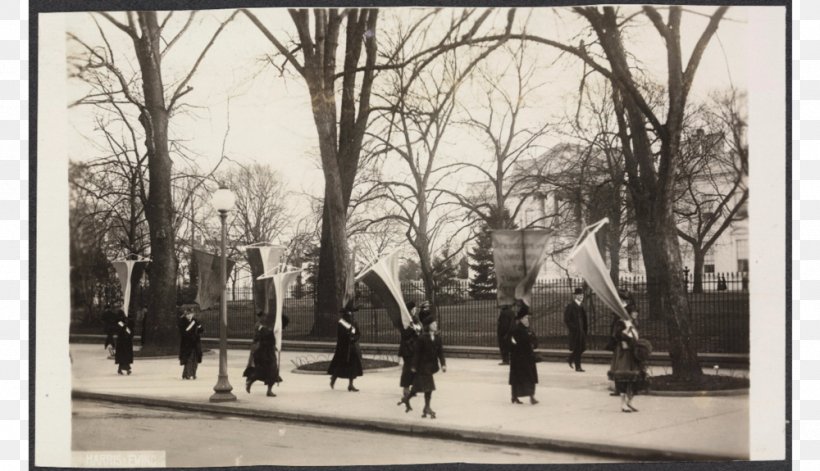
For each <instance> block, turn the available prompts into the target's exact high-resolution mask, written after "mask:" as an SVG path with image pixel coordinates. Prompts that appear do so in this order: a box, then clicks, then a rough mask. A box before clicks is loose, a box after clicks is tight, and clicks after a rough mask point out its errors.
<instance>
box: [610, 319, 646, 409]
mask: <svg viewBox="0 0 820 471" xmlns="http://www.w3.org/2000/svg"><path fill="white" fill-rule="evenodd" d="M612 336H613V337H614V339H615V341H616V344H615V356H614V358H613V360H612V366H611V368H610V370H609V373H607V376H608V377H609V379H610V380H611V381H614V382H615V390H616V392H617V393H618V394H619V395H620V396H621V411H622V412H638V409H636V408H635V407H633V406H632V398H633V397H634V395H635V385H636V383H638V382H639V381H640V380H641V379H642V375H641V372H642V370H641V363H640V362H639V360H638V359H637V358H636V356H635V348H634V347H635V342H636V341H637V340H638V338H639V336H638V330H637V329H636V328H635V325H634V324H633V322H632V320H631V313H630V320H623V319H620V318H619V319H618V320H617V321H616V322H615V323H614V324H613V331H612Z"/></svg>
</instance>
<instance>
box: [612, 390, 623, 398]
mask: <svg viewBox="0 0 820 471" xmlns="http://www.w3.org/2000/svg"><path fill="white" fill-rule="evenodd" d="M609 395H610V396H615V397H618V396H620V395H621V393H619V392H618V391H615V392H611V393H609Z"/></svg>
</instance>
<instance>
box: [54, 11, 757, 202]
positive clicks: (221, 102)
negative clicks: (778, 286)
mask: <svg viewBox="0 0 820 471" xmlns="http://www.w3.org/2000/svg"><path fill="white" fill-rule="evenodd" d="M635 8H637V7H630V6H623V7H622V9H623V10H624V11H625V12H631V11H634V10H635ZM445 10H446V11H445V12H443V14H442V15H441V16H442V19H443V20H444V19H446V18H449V15H451V14H456V13H459V10H456V9H445ZM688 10H690V11H691V12H700V13H705V14H709V13H711V12H712V11H713V10H714V8H703V7H693V8H691V9H688ZM230 13H231V11H229V10H211V11H202V12H200V13H199V14H198V15H197V18H196V20H195V21H194V23H193V24H192V26H191V28H190V30H189V31H188V32H187V33H186V35H185V36H184V37H183V38H182V40H181V41H180V42H179V43H178V44H177V45H175V46H174V49H173V52H172V53H171V54H169V55H168V56H167V57H166V58H165V59H164V62H163V64H164V65H163V69H164V70H163V73H164V76H165V80H166V84H167V82H168V81H171V80H174V79H177V80H178V78H179V77H181V76H182V75H183V74H184V73H185V72H186V71H187V70H188V69H189V68H190V66H191V64H192V63H193V60H194V58H195V57H196V56H197V55H198V54H199V51H200V50H201V49H202V47H203V46H204V44H206V43H207V41H208V40H209V38H210V37H211V35H212V34H213V32H214V30H215V29H216V27H217V26H218V24H219V22H221V21H222V20H223V19H225V18H227V17H228V16H229V15H230ZM255 13H256V14H257V15H258V16H259V17H260V18H261V19H262V21H263V22H264V23H265V24H266V25H267V26H268V28H269V29H270V30H271V31H272V32H273V33H274V34H275V35H277V36H278V37H279V38H280V39H281V40H282V41H284V42H289V38H292V37H293V36H294V34H295V28H294V27H293V24H292V22H291V19H290V17H289V15H288V14H287V12H286V11H285V10H284V9H277V8H269V9H262V10H255ZM421 13H424V9H418V8H390V9H383V11H382V13H381V14H380V17H379V30H378V31H379V33H378V34H387V33H389V31H390V28H392V27H394V25H395V24H397V22H400V21H405V22H406V21H407V20H408V19H409V18H412V17H415V16H417V15H419V14H421ZM746 13H747V10H746V9H745V8H743V7H732V8H731V9H730V10H729V12H728V14H727V17H728V18H729V19H728V20H725V21H723V22H722V24H721V26H720V28H719V30H718V32H717V35H716V36H715V37H714V39H713V40H712V41H711V43H710V44H709V47H708V49H707V50H706V53H705V55H704V57H703V61H702V63H701V66H700V69H699V71H698V74H697V76H696V79H695V83H694V86H693V90H692V95H691V99H690V101H697V100H701V99H704V98H705V97H706V96H707V95H708V93H710V92H712V91H714V90H718V89H725V88H727V87H728V86H729V85H730V84H734V85H735V86H737V87H739V88H741V89H744V88H745V85H746V79H747V77H746V75H747V73H746V69H747V58H748V57H749V56H750V55H752V57H753V53H754V51H749V50H747V48H746V47H745V44H746V38H747V36H748V35H750V34H754V32H753V31H748V28H747V23H746V22H745V17H746ZM663 14H664V15H665V14H666V12H663ZM118 15H122V14H118ZM161 17H162V16H161ZM186 17H187V13H185V12H177V13H175V15H174V17H173V18H172V20H171V22H170V23H169V26H168V28H169V30H172V31H176V30H178V29H179V28H180V27H181V25H182V24H183V22H184V20H185V18H186ZM505 17H506V12H504V11H501V12H498V13H497V16H496V17H495V20H494V21H495V22H496V24H498V23H499V22H501V23H502V24H503V21H504V19H505ZM123 18H124V16H123ZM527 18H528V24H527V31H528V32H529V33H532V34H537V35H540V36H543V37H547V38H551V39H556V40H559V41H566V42H571V43H572V44H575V45H577V40H578V39H577V35H578V34H579V33H580V31H582V28H583V27H584V26H585V23H584V22H583V21H580V20H579V18H578V17H577V16H576V15H575V14H573V13H572V12H571V11H570V10H568V9H555V8H538V9H519V12H518V15H517V19H518V21H519V22H520V23H523V21H524V20H525V19H527ZM639 18H640V21H639V22H637V23H636V25H638V26H636V27H634V28H630V29H628V30H627V48H628V50H630V51H631V52H632V53H633V54H635V55H636V56H637V58H638V59H639V60H640V61H641V62H642V63H643V65H644V67H645V68H646V70H647V73H648V75H649V76H650V77H653V78H655V79H657V81H658V82H660V83H664V82H665V80H664V77H665V69H666V58H665V48H664V46H663V43H662V41H661V39H660V37H659V36H658V33H657V32H656V30H655V29H654V28H653V27H652V26H651V25H650V24H649V23H648V22H647V21H646V19H645V17H642V16H641V17H639ZM707 21H708V19H707V18H706V17H705V16H701V15H698V14H694V13H686V14H684V17H683V24H682V31H681V37H682V42H683V50H684V54H685V58H688V56H689V54H690V52H691V50H692V48H693V46H694V43H695V41H696V40H697V38H698V37H699V35H700V33H701V31H702V30H703V28H704V27H705V26H706V23H707ZM100 24H101V25H102V26H103V28H104V29H105V31H106V34H107V35H108V39H109V40H110V41H111V44H112V46H113V47H114V49H115V50H118V51H123V54H124V55H123V56H122V57H120V58H118V60H119V62H120V64H122V66H123V67H125V68H127V65H126V61H128V62H130V64H132V65H131V67H135V66H136V61H135V59H134V58H133V53H129V51H132V50H133V46H132V45H131V44H130V40H128V38H127V37H126V36H125V35H124V34H123V33H122V32H121V31H119V30H117V29H115V28H113V27H111V26H110V25H109V24H107V22H105V21H104V20H101V21H100ZM444 24H445V22H444V21H442V22H441V25H444ZM96 28H97V27H96V25H95V24H94V22H93V21H92V19H91V16H90V15H89V14H84V13H76V14H67V15H66V29H67V31H69V32H71V33H73V34H76V35H77V36H79V37H81V38H83V39H84V40H85V41H87V42H88V43H91V44H102V43H101V40H100V35H99V32H98V31H97V29H96ZM527 48H528V49H527V57H528V60H532V61H534V63H535V64H536V67H537V68H538V74H537V80H538V81H541V82H544V86H542V87H541V88H540V89H539V91H538V93H536V94H534V95H533V96H532V97H530V99H529V101H528V105H529V107H530V109H529V111H528V112H527V114H526V118H527V120H529V121H531V122H532V126H536V125H539V124H541V123H543V122H544V121H545V120H546V121H548V122H552V121H556V120H558V119H560V118H561V117H563V116H564V115H566V114H567V113H568V110H572V109H573V107H574V106H575V105H576V101H575V100H576V99H577V98H576V97H577V90H578V84H579V79H580V76H581V72H582V66H581V63H580V61H579V60H577V59H575V58H574V57H563V58H560V59H559V60H556V59H558V55H557V52H556V51H555V50H554V49H551V48H549V47H547V46H543V45H528V46H527ZM339 49H340V52H341V51H343V45H340V47H339ZM272 51H273V47H272V45H271V43H270V42H269V41H268V40H267V39H266V38H265V37H264V36H263V35H262V34H261V33H260V32H259V31H258V30H257V29H256V27H255V26H254V25H253V24H252V23H251V22H250V21H249V20H248V19H247V17H245V16H244V15H238V16H237V17H236V19H235V20H234V21H233V22H232V23H231V24H229V25H228V26H227V28H226V30H225V31H224V32H223V34H222V36H221V37H220V38H219V39H218V41H217V43H216V45H215V46H214V47H213V49H212V50H211V51H210V53H209V55H208V56H207V58H206V60H205V62H204V63H203V64H202V65H201V67H200V69H199V71H198V73H197V74H196V76H195V77H194V79H193V80H192V82H191V85H192V86H193V87H194V90H193V91H192V92H191V93H189V94H187V95H186V97H185V101H186V103H188V104H190V105H192V106H193V107H192V108H190V109H188V112H187V113H186V114H185V115H178V116H175V117H174V118H173V119H172V122H171V133H172V135H173V136H174V137H175V138H177V139H181V140H184V141H185V143H186V145H187V146H188V147H189V148H190V149H192V150H193V151H195V152H196V153H197V154H199V155H200V157H199V163H200V165H201V167H202V168H203V169H206V170H207V169H209V168H210V167H211V166H213V165H214V163H215V162H216V161H217V159H218V157H219V155H220V152H221V148H222V141H223V137H224V135H225V131H226V124H227V122H228V120H227V116H228V111H230V133H229V137H228V140H227V146H226V155H228V156H229V157H231V158H232V159H234V160H237V161H240V162H249V161H258V162H261V163H267V164H270V165H271V166H272V167H274V168H275V169H276V170H277V171H278V172H279V173H280V174H281V175H282V177H283V179H284V180H285V182H286V185H287V187H288V190H289V192H291V194H299V193H309V194H313V195H320V194H321V192H322V188H323V177H322V173H321V170H320V169H319V167H318V162H319V160H318V144H317V137H316V131H315V127H314V123H313V117H312V114H311V112H310V106H309V99H308V93H307V89H306V86H305V84H304V81H303V80H302V79H301V77H297V76H296V75H295V73H294V72H293V70H292V69H290V70H289V71H287V72H285V75H284V77H283V76H282V75H280V74H279V72H277V71H276V70H274V69H273V68H272V67H271V66H270V64H269V63H268V62H267V59H266V57H267V55H268V54H270V53H272ZM72 52H77V49H76V48H75V47H72V46H71V44H70V45H69V54H71V53H72ZM504 60H506V59H505V58H504V57H503V55H501V54H495V53H494V55H493V56H490V59H489V60H488V63H487V64H486V65H485V68H486V69H487V70H488V71H490V72H492V70H493V68H494V66H496V65H497V64H500V63H501V62H503V61H504ZM281 61H282V59H281V57H279V59H278V62H279V63H281ZM339 63H341V60H340V61H339ZM85 91H86V85H84V84H82V83H80V82H79V81H77V80H69V83H68V93H69V97H68V98H69V102H71V101H73V100H76V99H77V98H79V97H80V96H82V94H84V93H85ZM482 93H483V90H482V89H481V88H478V87H473V88H470V87H467V88H465V89H464V90H462V93H461V94H460V95H459V97H460V100H461V102H462V105H463V106H465V107H468V108H469V107H470V104H471V100H473V98H472V97H476V96H478V97H481V94H482ZM229 105H230V106H229ZM569 112H571V111H569ZM94 113H95V110H94V109H93V108H90V107H77V108H72V109H71V110H70V112H69V114H68V116H69V120H70V121H71V122H70V129H73V131H72V132H70V133H69V134H70V138H69V157H70V158H72V159H75V160H86V159H91V158H94V157H98V156H100V155H101V151H100V150H99V149H98V148H95V146H94V145H93V142H94V141H98V139H99V136H98V135H97V134H95V132H94V126H93V116H94ZM561 140H565V138H564V137H562V136H560V135H558V133H556V134H554V135H552V136H550V137H548V138H547V139H546V140H545V144H546V145H553V144H556V143H558V142H560V141H561ZM465 155H469V156H470V158H471V159H476V160H483V161H486V160H488V159H490V158H491V156H490V154H488V153H487V151H486V150H485V149H484V148H483V147H482V146H481V145H480V143H479V141H478V140H477V139H475V137H474V135H471V134H469V133H468V132H466V131H465V130H463V129H460V128H458V127H453V128H451V130H450V132H449V134H448V135H447V138H446V142H445V146H444V147H443V151H442V158H443V161H447V160H450V161H452V160H453V159H460V158H464V156H465ZM390 165H393V164H390ZM390 165H388V169H390V168H391V167H390ZM393 168H395V171H396V172H400V173H401V170H400V167H393ZM388 171H389V170H388ZM475 178H477V177H476V176H475V175H474V174H469V173H464V174H463V178H462V180H464V181H470V180H473V179H475ZM453 184H454V185H457V184H458V182H454V183H453ZM291 204H292V205H294V206H299V205H298V203H297V202H296V201H292V202H291Z"/></svg>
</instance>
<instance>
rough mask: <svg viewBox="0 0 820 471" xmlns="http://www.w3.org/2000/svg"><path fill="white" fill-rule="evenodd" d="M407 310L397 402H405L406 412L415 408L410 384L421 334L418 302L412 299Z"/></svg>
mask: <svg viewBox="0 0 820 471" xmlns="http://www.w3.org/2000/svg"><path fill="white" fill-rule="evenodd" d="M407 310H408V311H410V319H411V321H410V325H408V326H407V328H406V329H404V330H402V331H401V344H399V356H400V357H401V359H402V367H401V378H400V379H399V386H401V387H402V396H401V400H400V401H399V402H398V403H396V405H397V406H400V405H402V404H404V406H405V412H410V411H411V410H413V409H412V408H411V407H410V402H409V399H410V386H412V385H413V371H412V368H413V354H414V352H415V351H416V340H417V339H418V338H419V335H420V334H421V329H422V326H421V322H420V321H419V316H418V314H417V313H416V303H414V302H413V301H410V302H409V303H407Z"/></svg>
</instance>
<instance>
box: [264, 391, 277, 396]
mask: <svg viewBox="0 0 820 471" xmlns="http://www.w3.org/2000/svg"><path fill="white" fill-rule="evenodd" d="M265 395H266V396H268V397H276V394H274V393H273V391H268V393H267V394H265Z"/></svg>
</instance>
